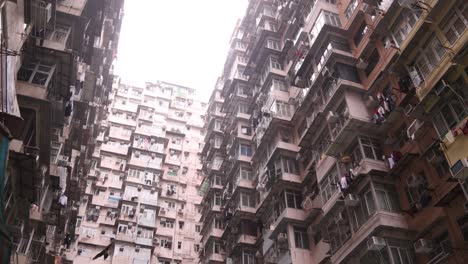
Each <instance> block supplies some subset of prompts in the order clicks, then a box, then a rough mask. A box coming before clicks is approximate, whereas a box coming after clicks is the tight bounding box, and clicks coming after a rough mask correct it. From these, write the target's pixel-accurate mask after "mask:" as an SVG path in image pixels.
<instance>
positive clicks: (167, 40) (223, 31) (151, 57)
mask: <svg viewBox="0 0 468 264" xmlns="http://www.w3.org/2000/svg"><path fill="white" fill-rule="evenodd" d="M246 7H247V0H126V1H125V7H124V13H125V15H124V18H123V22H122V28H121V33H120V40H119V51H118V58H117V60H116V72H117V74H118V75H119V76H121V77H122V79H123V80H127V81H132V82H144V81H156V80H161V81H166V82H171V83H175V84H179V85H184V86H188V87H191V88H195V89H197V93H198V95H199V96H200V97H201V98H202V100H204V101H208V98H209V96H210V94H211V91H212V90H213V88H214V85H215V82H216V79H217V78H218V76H220V75H221V73H222V69H223V65H224V61H225V59H226V55H227V52H228V47H229V40H230V37H231V34H232V31H233V29H234V27H235V25H236V22H237V20H238V19H240V18H242V16H243V15H244V13H245V9H246Z"/></svg>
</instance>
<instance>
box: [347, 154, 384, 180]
mask: <svg viewBox="0 0 468 264" xmlns="http://www.w3.org/2000/svg"><path fill="white" fill-rule="evenodd" d="M352 170H353V174H354V175H356V176H357V175H367V174H369V173H371V172H384V173H387V172H388V171H389V167H388V166H387V164H386V163H385V162H384V161H381V160H374V159H368V158H363V159H362V160H360V161H359V162H358V163H357V164H356V165H355V166H354V167H353V168H352Z"/></svg>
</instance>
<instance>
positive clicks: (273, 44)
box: [266, 39, 281, 50]
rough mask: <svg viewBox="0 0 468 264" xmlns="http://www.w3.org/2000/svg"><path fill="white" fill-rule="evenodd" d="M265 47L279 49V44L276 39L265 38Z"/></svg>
mask: <svg viewBox="0 0 468 264" xmlns="http://www.w3.org/2000/svg"><path fill="white" fill-rule="evenodd" d="M266 46H267V48H269V49H274V50H281V46H280V43H279V41H278V40H276V39H267V45H266Z"/></svg>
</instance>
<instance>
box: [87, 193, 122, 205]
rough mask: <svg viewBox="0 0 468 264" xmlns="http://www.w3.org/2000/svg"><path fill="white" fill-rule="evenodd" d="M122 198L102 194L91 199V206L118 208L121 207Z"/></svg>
mask: <svg viewBox="0 0 468 264" xmlns="http://www.w3.org/2000/svg"><path fill="white" fill-rule="evenodd" d="M121 199H122V198H121V197H118V196H111V195H109V194H105V193H104V194H100V195H93V196H92V199H91V204H93V205H97V206H104V207H110V208H117V207H118V206H119V201H120V200H121Z"/></svg>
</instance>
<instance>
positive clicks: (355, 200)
mask: <svg viewBox="0 0 468 264" xmlns="http://www.w3.org/2000/svg"><path fill="white" fill-rule="evenodd" d="M345 205H346V206H357V205H359V197H358V196H357V195H355V194H348V195H346V198H345Z"/></svg>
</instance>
